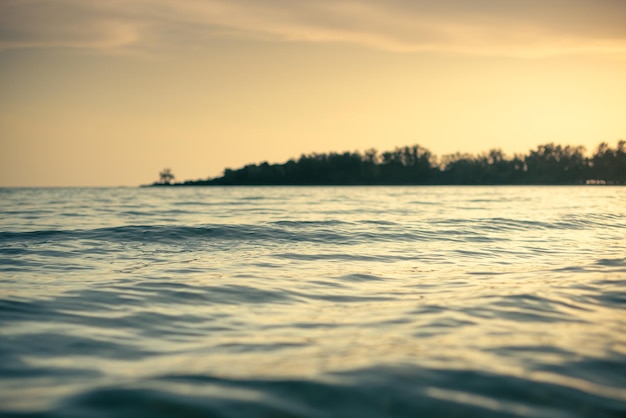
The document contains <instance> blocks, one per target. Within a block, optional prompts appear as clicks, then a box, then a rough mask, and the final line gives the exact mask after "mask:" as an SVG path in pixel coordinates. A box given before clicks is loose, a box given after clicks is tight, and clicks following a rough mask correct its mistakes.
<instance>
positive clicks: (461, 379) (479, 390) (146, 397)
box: [12, 364, 626, 418]
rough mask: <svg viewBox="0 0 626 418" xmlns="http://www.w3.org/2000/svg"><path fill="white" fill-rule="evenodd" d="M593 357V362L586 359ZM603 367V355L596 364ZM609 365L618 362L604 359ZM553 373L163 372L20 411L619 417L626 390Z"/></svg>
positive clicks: (407, 369)
mask: <svg viewBox="0 0 626 418" xmlns="http://www.w3.org/2000/svg"><path fill="white" fill-rule="evenodd" d="M584 366H585V367H589V365H584ZM591 366H592V367H597V365H591ZM605 366H611V365H610V364H607V365H605ZM576 383H577V380H576V379H573V378H572V379H571V380H569V381H564V380H558V379H552V378H551V377H550V375H549V374H547V375H544V376H540V377H533V376H532V375H527V376H523V375H520V376H512V375H504V374H498V373H493V372H489V371H485V370H466V369H454V368H450V369H437V368H427V367H418V366H414V365H393V366H385V365H380V366H376V367H369V368H365V369H358V370H352V371H346V372H339V373H333V374H329V375H324V376H319V377H317V378H313V379H297V378H283V379H280V378H253V379H250V378H247V379H246V378H229V377H221V376H215V375H211V374H180V375H176V374H165V375H160V376H155V377H153V378H150V379H145V380H142V381H138V382H134V383H122V384H119V385H115V386H105V387H95V388H89V389H85V390H82V391H80V392H79V393H75V394H73V395H71V396H68V397H66V398H65V399H64V400H63V401H62V402H61V403H60V404H58V405H56V406H54V407H51V408H49V409H47V410H45V411H42V412H22V413H14V414H12V416H15V417H24V418H26V417H30V418H35V417H38V418H44V417H46V418H56V417H87V418H88V417H92V416H93V417H96V416H116V417H137V416H154V417H167V416H184V417H196V416H198V417H200V416H210V417H216V418H222V417H223V418H235V417H249V418H256V417H303V418H304V417H311V418H326V417H345V418H351V417H359V418H362V417H365V418H374V417H398V418H403V417H407V418H408V417H411V418H412V417H417V416H426V417H435V416H436V417H459V418H466V417H467V418H469V417H484V418H496V417H498V418H507V417H572V418H575V417H581V418H582V417H589V416H593V417H621V416H624V415H623V414H624V413H625V412H626V405H625V399H624V397H623V394H621V393H620V392H619V391H611V390H605V389H606V388H605V387H604V386H603V385H602V384H600V383H598V384H595V385H589V386H587V387H585V388H581V387H580V386H579V385H577V384H576Z"/></svg>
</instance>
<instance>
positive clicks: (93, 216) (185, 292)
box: [0, 187, 626, 418]
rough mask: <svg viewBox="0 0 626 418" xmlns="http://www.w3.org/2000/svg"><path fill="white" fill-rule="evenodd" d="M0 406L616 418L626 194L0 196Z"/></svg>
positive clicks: (65, 192) (620, 413)
mask: <svg viewBox="0 0 626 418" xmlns="http://www.w3.org/2000/svg"><path fill="white" fill-rule="evenodd" d="M0 215H1V216H0V415H2V416H19V417H103V416H116V417H137V416H150V417H160V416H189V417H194V416H198V417H200V416H211V417H320V418H322V417H386V416H389V417H415V416H427V417H624V416H626V309H625V308H626V188H623V187H336V188H332V187H300V188H289V187H233V188H217V187H215V188H211V187H208V188H201V187H197V188H149V189H2V190H0Z"/></svg>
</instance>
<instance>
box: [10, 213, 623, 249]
mask: <svg viewBox="0 0 626 418" xmlns="http://www.w3.org/2000/svg"><path fill="white" fill-rule="evenodd" d="M616 221H617V220H613V221H612V223H608V222H607V219H605V218H603V217H590V218H581V217H576V218H572V217H569V218H567V219H561V220H557V221H555V222H551V223H548V222H539V221H529V220H518V219H508V218H498V217H494V218H478V219H436V218H435V219H433V218H431V219H426V220H419V218H418V219H417V220H416V222H414V223H404V224H399V223H395V222H391V221H381V220H370V219H366V220H361V221H355V222H344V221H339V220H327V221H277V222H270V223H267V224H208V225H201V226H180V225H126V226H116V227H104V228H95V229H77V230H59V229H49V230H36V231H26V232H0V244H2V243H28V242H48V241H61V242H62V241H68V240H104V241H111V242H128V241H141V242H153V243H177V242H186V241H189V240H200V241H202V240H204V241H210V240H224V241H229V240H230V241H233V240H234V241H236V240H244V241H282V242H284V241H291V242H313V243H338V244H353V243H360V242H372V241H373V242H389V241H446V240H450V241H479V242H480V241H497V240H509V236H508V233H510V232H515V231H535V230H548V229H556V230H580V229H585V228H599V227H603V228H622V227H626V225H623V224H622V223H619V222H616ZM2 251H7V252H8V253H10V252H11V251H17V250H16V249H15V248H4V249H0V252H2ZM8 253H6V254H7V255H8Z"/></svg>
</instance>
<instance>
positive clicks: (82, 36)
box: [0, 0, 626, 57]
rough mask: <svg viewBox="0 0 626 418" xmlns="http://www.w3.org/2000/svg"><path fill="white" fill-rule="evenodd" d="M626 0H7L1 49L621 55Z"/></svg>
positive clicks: (625, 48)
mask: <svg viewBox="0 0 626 418" xmlns="http://www.w3.org/2000/svg"><path fill="white" fill-rule="evenodd" d="M624 16H626V2H624V1H623V0H595V1H594V2H590V1H587V0H552V1H550V2H546V1H538V0H523V1H506V2H503V1H501V0H474V1H467V0H437V1H432V0H431V1H425V0H421V1H420V0H386V1H383V0H316V1H308V0H265V1H263V0H124V1H122V0H109V1H106V2H102V1H94V0H80V1H77V0H48V1H46V0H4V1H3V2H2V3H0V49H7V48H28V47H30V48H33V47H37V48H46V47H65V48H84V49H99V50H106V49H124V48H126V49H128V48H130V49H133V48H134V49H142V48H156V47H168V46H170V47H177V46H178V45H188V44H191V43H200V44H202V43H203V42H205V41H206V40H208V39H214V38H219V37H222V38H223V37H239V38H245V39H251V40H262V41H268V40H269V41H278V42H318V43H319V42H326V43H345V44H354V45H361V46H365V47H371V48H378V49H383V50H389V51H399V52H414V51H440V52H453V53H465V54H486V55H512V56H531V57H532V56H544V55H554V54H564V53H610V54H626V25H624V24H623V17H624Z"/></svg>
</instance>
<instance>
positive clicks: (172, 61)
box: [0, 0, 626, 186]
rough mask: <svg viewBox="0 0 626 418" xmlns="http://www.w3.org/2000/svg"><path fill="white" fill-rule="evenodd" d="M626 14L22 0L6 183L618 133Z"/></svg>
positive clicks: (503, 6) (79, 181) (558, 5)
mask: <svg viewBox="0 0 626 418" xmlns="http://www.w3.org/2000/svg"><path fill="white" fill-rule="evenodd" d="M548 3H549V4H548ZM625 16H626V2H624V1H622V0H598V1H594V2H590V1H581V0H567V1H566V0H553V1H550V2H545V1H535V0H526V1H509V2H502V1H496V0H478V1H466V0H463V1H461V0H447V1H446V0H439V1H419V0H417V1H416V0H411V1H409V0H391V1H382V0H379V1H372V0H370V1H343V0H332V1H330V0H320V1H316V2H310V1H304V0H290V1H286V0H266V1H261V0H255V1H253V0H228V1H226V0H215V1H213V0H204V1H200V0H178V1H169V0H168V1H166V0H150V1H148V0H124V1H122V0H111V1H107V2H100V1H93V0H80V1H79V0H56V1H44V0H28V1H24V0H4V1H2V2H0V92H1V94H0V186H117V185H129V186H132V185H138V184H143V183H149V182H152V181H154V180H156V179H157V176H158V172H159V171H160V170H161V169H162V168H164V167H170V168H171V169H172V171H173V172H174V174H175V175H176V176H177V179H179V180H185V179H198V178H206V177H208V176H216V175H219V174H220V173H221V171H222V170H223V169H224V168H225V167H232V168H235V167H239V166H242V165H244V164H246V163H251V162H260V161H265V160H267V161H270V162H282V161H285V160H286V159H288V158H291V157H297V156H298V155H300V154H301V153H306V152H327V151H344V150H364V149H367V148H371V147H374V148H377V149H379V150H381V151H382V150H388V149H393V148H394V147H396V146H402V145H410V144H414V143H418V144H420V145H422V146H424V147H427V148H429V149H430V150H431V151H432V152H434V153H435V154H438V155H443V154H446V153H452V152H455V151H466V152H474V153H476V152H480V151H486V150H488V149H490V148H502V149H503V150H504V151H505V152H506V153H513V152H527V151H528V150H529V149H531V148H534V147H535V146H536V145H538V144H543V143H546V142H556V143H560V144H564V145H566V144H570V145H585V146H586V147H587V148H588V149H590V150H592V149H593V148H594V147H595V146H596V145H597V144H598V143H600V142H602V141H606V142H609V143H610V144H611V145H614V144H615V143H616V142H617V140H619V139H626V117H625V116H624V115H625V114H626V113H625V112H624V109H626V76H625V74H626V25H624V24H623V22H624V17H625Z"/></svg>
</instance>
